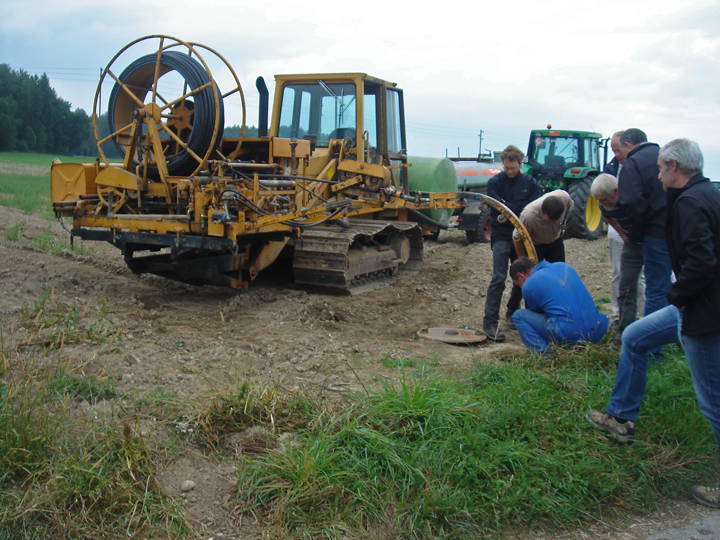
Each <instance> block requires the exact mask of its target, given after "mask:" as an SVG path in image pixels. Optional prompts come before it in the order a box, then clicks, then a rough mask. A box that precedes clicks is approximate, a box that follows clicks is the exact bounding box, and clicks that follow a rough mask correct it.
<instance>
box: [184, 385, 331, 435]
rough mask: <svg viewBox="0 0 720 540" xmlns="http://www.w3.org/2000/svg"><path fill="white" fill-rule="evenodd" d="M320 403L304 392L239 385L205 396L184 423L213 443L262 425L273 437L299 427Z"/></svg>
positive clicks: (311, 416) (304, 423)
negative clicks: (206, 397) (314, 401)
mask: <svg viewBox="0 0 720 540" xmlns="http://www.w3.org/2000/svg"><path fill="white" fill-rule="evenodd" d="M315 407H316V404H315V403H313V402H312V401H311V399H310V398H309V397H308V396H307V395H305V394H300V393H293V392H289V391H286V390H280V389H271V388H254V387H251V386H250V385H249V384H247V383H242V384H239V385H237V386H236V387H235V388H232V389H230V390H229V391H227V392H220V393H217V394H216V395H214V396H211V397H209V398H208V399H207V400H204V402H203V405H202V407H201V409H200V410H199V411H198V412H197V413H196V414H194V415H193V417H192V419H190V420H189V421H188V422H183V424H185V425H187V426H188V427H189V431H191V432H192V433H193V434H194V437H195V439H196V441H197V442H198V443H200V444H202V445H205V446H209V447H214V448H215V447H218V446H220V445H222V443H223V442H224V439H225V437H226V436H227V435H228V434H231V433H238V432H241V431H244V430H246V429H248V428H252V427H258V426H259V427H262V428H264V429H266V430H267V432H268V433H269V437H268V441H266V442H267V443H268V444H270V443H271V441H270V439H274V437H275V435H276V434H277V433H279V432H281V431H295V430H296V429H298V428H300V427H304V426H306V425H307V424H308V422H309V421H310V419H311V418H313V417H314V416H315V414H316V413H317V409H316V408H315Z"/></svg>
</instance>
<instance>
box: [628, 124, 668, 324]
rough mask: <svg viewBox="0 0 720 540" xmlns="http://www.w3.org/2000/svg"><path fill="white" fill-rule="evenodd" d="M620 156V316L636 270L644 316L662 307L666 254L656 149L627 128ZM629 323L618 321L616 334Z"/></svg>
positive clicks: (632, 288) (632, 295)
mask: <svg viewBox="0 0 720 540" xmlns="http://www.w3.org/2000/svg"><path fill="white" fill-rule="evenodd" d="M620 145H621V152H622V153H623V154H624V155H625V161H624V162H623V166H622V169H621V170H620V176H619V178H618V193H619V201H618V202H619V206H620V207H621V208H622V209H623V210H624V211H625V213H626V214H627V216H628V218H629V219H628V231H627V232H628V241H627V242H626V243H625V246H624V247H623V254H622V263H621V276H620V291H619V297H618V300H619V303H620V313H621V315H622V314H623V313H631V312H632V304H634V303H635V295H636V291H637V276H638V275H639V273H640V268H641V267H643V266H644V270H645V315H649V314H650V313H652V312H654V311H656V310H658V309H660V308H662V307H664V306H666V305H667V292H668V289H669V288H670V274H671V273H672V270H671V267H670V255H669V253H668V247H667V242H666V240H665V219H666V216H667V209H666V202H665V193H664V192H663V189H662V185H661V184H660V183H659V182H658V180H657V178H658V165H657V159H658V145H657V144H655V143H649V142H647V136H646V135H645V133H644V132H642V131H641V130H639V129H636V128H631V129H626V130H625V131H624V133H623V134H622V136H621V137H620ZM632 320H633V318H629V319H625V320H621V324H620V330H622V329H623V328H624V326H626V325H627V324H629V323H631V322H632Z"/></svg>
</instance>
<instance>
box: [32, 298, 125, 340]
mask: <svg viewBox="0 0 720 540" xmlns="http://www.w3.org/2000/svg"><path fill="white" fill-rule="evenodd" d="M23 319H24V321H23V324H24V326H25V327H26V328H27V329H28V330H30V331H31V336H30V338H29V339H28V342H27V343H26V344H39V345H42V346H43V347H44V348H45V350H46V351H50V350H53V349H61V348H62V347H64V346H65V345H68V344H71V343H88V344H90V345H103V344H105V343H108V342H118V341H120V340H121V339H122V332H121V330H120V329H118V328H116V327H115V323H114V322H113V321H112V320H111V319H110V317H109V313H108V306H107V302H106V300H105V299H104V298H100V299H99V300H98V302H97V303H92V302H89V303H84V304H82V303H79V302H77V301H73V302H70V303H68V302H64V301H62V300H60V299H59V298H57V297H56V296H55V294H54V291H53V290H52V289H47V290H45V291H44V292H43V293H42V294H41V295H40V296H39V297H38V298H37V300H35V302H34V303H33V305H32V306H25V308H24V309H23Z"/></svg>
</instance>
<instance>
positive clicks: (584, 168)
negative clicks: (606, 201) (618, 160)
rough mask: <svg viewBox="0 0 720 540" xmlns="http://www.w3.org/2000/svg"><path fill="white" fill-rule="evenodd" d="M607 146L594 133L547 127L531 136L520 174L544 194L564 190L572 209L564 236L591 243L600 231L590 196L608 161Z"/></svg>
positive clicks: (604, 141)
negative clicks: (568, 195)
mask: <svg viewBox="0 0 720 540" xmlns="http://www.w3.org/2000/svg"><path fill="white" fill-rule="evenodd" d="M607 143H608V139H606V138H603V136H602V135H601V134H600V133H596V132H594V131H575V130H559V129H552V127H551V126H550V125H548V129H534V130H532V131H531V132H530V141H529V143H528V150H527V163H526V164H525V165H524V166H523V172H524V173H526V174H530V175H532V176H533V177H534V178H535V179H536V180H537V181H538V183H539V184H540V185H541V186H542V187H543V189H544V190H545V191H552V190H556V189H564V190H566V191H567V192H568V193H569V194H570V197H571V198H572V199H573V201H574V203H575V206H574V209H573V214H572V215H571V216H570V219H569V222H568V224H567V229H566V235H567V236H571V237H578V238H587V239H594V238H597V237H598V236H599V234H600V232H601V230H602V222H601V214H600V207H599V206H598V203H597V201H596V200H595V198H594V197H592V195H590V186H591V185H592V181H593V179H594V178H595V177H596V176H597V175H598V174H599V173H600V172H602V170H603V168H604V165H605V162H606V161H607ZM600 150H603V158H602V161H601V159H600Z"/></svg>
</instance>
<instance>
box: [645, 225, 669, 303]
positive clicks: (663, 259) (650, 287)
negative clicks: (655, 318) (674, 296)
mask: <svg viewBox="0 0 720 540" xmlns="http://www.w3.org/2000/svg"><path fill="white" fill-rule="evenodd" d="M642 252H643V265H644V268H645V315H649V314H650V313H652V312H653V311H657V310H658V309H660V308H662V307H665V306H667V305H668V301H667V293H668V290H669V289H670V274H672V265H671V263H670V251H669V250H668V246H667V242H666V241H665V239H664V238H659V237H657V236H649V235H645V238H643V242H642Z"/></svg>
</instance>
